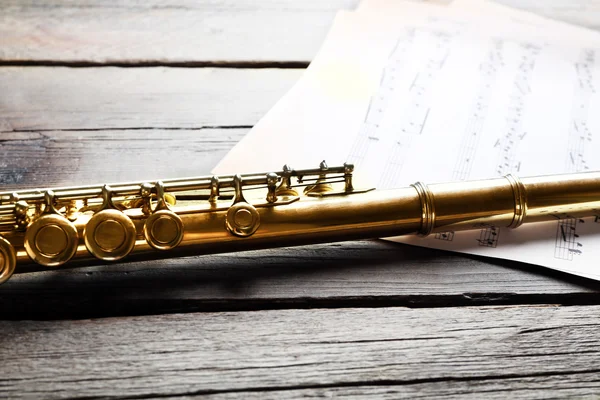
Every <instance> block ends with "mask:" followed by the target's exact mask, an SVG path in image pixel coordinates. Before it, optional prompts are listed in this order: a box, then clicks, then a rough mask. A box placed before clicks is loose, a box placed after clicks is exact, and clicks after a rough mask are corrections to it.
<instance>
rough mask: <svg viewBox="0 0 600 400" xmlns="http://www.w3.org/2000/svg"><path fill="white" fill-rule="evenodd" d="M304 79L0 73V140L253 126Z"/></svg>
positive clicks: (261, 74) (250, 74) (49, 70)
mask: <svg viewBox="0 0 600 400" xmlns="http://www.w3.org/2000/svg"><path fill="white" fill-rule="evenodd" d="M302 71H303V70H297V69H258V70H240V69H227V68H217V69H214V68H112V67H110V68H64V67H36V68H24V67H0V93H2V95H1V96H0V132H1V131H12V130H65V129H70V130H81V129H95V130H98V129H127V128H137V129H139V128H154V129H156V128H194V129H197V128H202V127H207V126H209V127H210V126H216V127H219V126H240V125H241V126H251V125H253V124H254V123H256V122H257V121H258V120H259V119H260V118H261V117H262V116H263V115H264V114H265V113H266V112H267V111H268V110H269V109H270V108H271V107H272V106H273V105H274V104H275V103H276V102H277V100H279V98H280V97H281V96H283V95H284V94H285V93H286V92H287V91H288V90H289V89H290V88H291V87H292V85H293V84H294V83H295V82H296V81H297V80H298V78H299V77H300V75H301V74H302Z"/></svg>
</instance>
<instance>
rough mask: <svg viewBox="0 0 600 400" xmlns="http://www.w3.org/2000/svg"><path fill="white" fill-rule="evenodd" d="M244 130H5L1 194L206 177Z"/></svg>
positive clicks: (0, 167)
mask: <svg viewBox="0 0 600 400" xmlns="http://www.w3.org/2000/svg"><path fill="white" fill-rule="evenodd" d="M247 131H248V129H210V128H207V129H197V130H187V129H181V130H179V129H178V130H163V129H156V130H149V129H141V130H108V131H107V130H99V131H44V132H5V133H3V134H2V136H1V137H0V188H1V189H0V190H10V189H17V188H23V187H57V186H69V185H78V184H93V183H112V182H126V181H134V180H143V179H148V180H150V179H152V180H156V179H166V178H178V177H179V178H181V177H185V176H194V175H206V174H209V173H210V170H211V168H213V167H214V166H215V165H216V164H217V162H218V161H219V160H220V159H221V158H222V157H223V156H224V155H225V154H226V153H227V151H228V150H229V149H230V148H231V147H233V146H234V145H235V144H236V143H237V142H238V141H239V140H240V139H241V138H242V137H243V135H244V134H245V133H246V132H247Z"/></svg>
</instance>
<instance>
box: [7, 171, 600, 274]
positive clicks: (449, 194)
mask: <svg viewBox="0 0 600 400" xmlns="http://www.w3.org/2000/svg"><path fill="white" fill-rule="evenodd" d="M352 174H353V166H352V165H349V164H345V165H344V166H341V167H333V168H329V167H327V165H326V164H325V163H324V162H323V163H321V166H320V167H319V168H315V169H307V170H293V169H291V168H289V167H287V166H286V167H284V168H283V170H282V171H279V172H277V173H264V174H262V173H261V174H250V175H235V176H221V177H217V176H213V177H196V178H183V179H177V180H164V181H146V182H134V183H122V184H111V185H91V186H82V187H70V188H57V189H53V190H52V189H34V190H27V191H20V192H4V193H0V282H3V281H6V280H7V279H8V278H9V277H10V275H11V274H12V273H13V271H14V270H15V267H16V266H17V265H21V264H27V263H32V262H36V263H38V264H41V265H43V266H47V267H49V268H56V267H60V266H61V265H63V264H65V263H67V262H68V261H69V260H72V259H73V260H74V259H81V260H93V259H100V260H103V261H117V260H121V259H126V260H140V259H153V258H169V257H178V256H188V255H200V254H210V253H223V252H235V251H242V250H253V249H261V248H271V247H283V246H296V245H304V244H311V243H323V242H336V241H345V240H353V239H364V238H377V237H389V236H398V235H406V234H419V235H422V236H426V235H429V234H431V233H434V232H446V231H458V230H468V229H477V228H481V227H489V226H495V227H509V228H517V227H519V226H520V225H521V224H524V223H535V222H542V221H550V220H557V219H562V218H574V217H585V216H591V215H596V214H599V213H600V211H599V210H600V172H586V173H577V174H565V175H548V176H539V177H528V178H522V179H519V178H517V177H514V176H511V175H508V176H506V177H502V178H495V179H486V180H479V181H467V182H451V183H441V184H430V185H426V184H424V183H420V182H418V183H415V184H413V185H411V186H409V187H405V188H400V189H391V190H374V189H371V190H369V189H366V190H363V189H357V188H354V187H353V183H352ZM293 180H295V181H296V182H295V183H294V182H293ZM302 189H303V190H302Z"/></svg>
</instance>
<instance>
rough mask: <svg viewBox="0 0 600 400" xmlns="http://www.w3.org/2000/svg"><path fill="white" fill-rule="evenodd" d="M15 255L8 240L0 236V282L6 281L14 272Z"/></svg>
mask: <svg viewBox="0 0 600 400" xmlns="http://www.w3.org/2000/svg"><path fill="white" fill-rule="evenodd" d="M16 265H17V255H16V253H15V249H14V247H13V246H12V245H11V244H10V242H9V241H8V240H6V239H5V238H3V237H2V236H0V283H3V282H6V281H7V280H8V278H10V277H11V275H12V274H13V272H15V266H16Z"/></svg>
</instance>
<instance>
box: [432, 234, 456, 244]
mask: <svg viewBox="0 0 600 400" xmlns="http://www.w3.org/2000/svg"><path fill="white" fill-rule="evenodd" d="M435 238H436V239H438V240H446V241H448V242H451V241H452V240H454V232H453V231H449V232H440V233H436V234H435Z"/></svg>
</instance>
